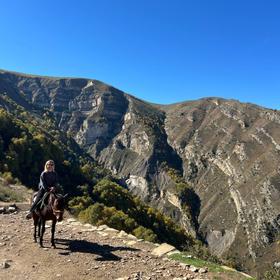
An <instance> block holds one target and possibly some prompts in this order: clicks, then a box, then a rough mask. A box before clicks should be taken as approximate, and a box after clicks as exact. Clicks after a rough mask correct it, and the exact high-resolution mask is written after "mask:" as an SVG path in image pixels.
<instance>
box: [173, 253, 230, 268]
mask: <svg viewBox="0 0 280 280" xmlns="http://www.w3.org/2000/svg"><path fill="white" fill-rule="evenodd" d="M169 258H171V259H172V260H175V261H179V262H182V263H185V264H189V265H194V266H195V267H198V268H200V267H205V266H207V267H208V270H209V272H225V271H226V270H225V269H224V268H222V267H221V266H220V265H217V264H215V263H211V262H208V261H204V260H201V259H197V258H189V257H187V256H186V255H184V254H179V253H177V254H173V255H170V256H169Z"/></svg>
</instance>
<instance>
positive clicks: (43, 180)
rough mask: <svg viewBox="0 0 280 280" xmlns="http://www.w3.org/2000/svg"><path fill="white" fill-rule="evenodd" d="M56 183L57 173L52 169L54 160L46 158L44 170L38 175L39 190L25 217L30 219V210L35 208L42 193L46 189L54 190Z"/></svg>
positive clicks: (46, 190)
mask: <svg viewBox="0 0 280 280" xmlns="http://www.w3.org/2000/svg"><path fill="white" fill-rule="evenodd" d="M57 185H58V180H57V173H56V172H55V170H54V161H53V160H48V161H47V162H46V163H45V168H44V171H43V172H42V173H41V175H40V183H39V191H38V193H37V196H36V199H35V201H34V202H33V204H32V206H31V208H30V210H29V212H28V213H27V215H26V219H30V218H31V217H32V212H33V211H34V210H35V209H36V206H37V204H38V202H39V201H40V200H41V199H42V198H43V196H44V194H45V193H46V192H48V191H52V190H54V189H55V187H57Z"/></svg>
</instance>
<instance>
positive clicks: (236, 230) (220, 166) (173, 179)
mask: <svg viewBox="0 0 280 280" xmlns="http://www.w3.org/2000/svg"><path fill="white" fill-rule="evenodd" d="M0 93H1V94H2V95H3V93H5V95H7V96H8V97H9V98H10V99H12V100H13V101H14V102H15V103H16V104H19V105H21V106H22V107H23V108H24V110H26V111H27V112H29V114H31V115H34V116H35V114H37V116H42V115H43V112H46V111H47V112H49V114H50V118H51V119H52V120H53V121H54V122H55V125H56V126H57V127H58V128H59V129H60V130H62V131H63V132H64V133H67V135H68V136H69V137H70V138H71V139H74V140H75V141H76V143H78V144H79V145H80V148H82V149H83V150H84V151H87V152H88V153H89V154H90V155H91V156H92V158H94V160H96V161H97V162H98V163H99V164H101V165H102V166H104V167H105V168H107V169H109V170H110V171H111V172H112V173H113V174H115V175H116V176H117V177H119V178H120V182H122V184H123V185H125V186H126V187H128V189H129V190H130V191H131V192H132V193H133V194H135V195H137V196H138V197H140V198H141V199H142V200H143V201H144V202H146V203H149V204H150V205H151V206H154V207H157V208H158V209H160V210H163V211H164V212H165V213H166V214H167V215H169V216H170V217H172V219H173V220H174V221H175V222H177V223H180V224H181V225H182V226H183V227H184V228H185V229H186V230H187V231H188V232H189V233H191V234H192V235H193V236H194V237H199V238H201V239H203V240H204V241H205V242H206V243H207V244H208V246H209V248H210V249H211V251H212V252H213V253H215V254H217V255H218V256H222V257H223V258H231V259H234V260H236V262H237V263H239V264H240V265H241V266H242V268H243V269H245V270H246V271H250V272H251V273H253V274H258V273H263V272H264V271H265V270H267V269H268V268H269V266H270V265H271V264H273V263H274V262H277V261H278V259H279V251H278V250H279V243H278V241H279V232H280V214H279V213H280V204H279V199H280V183H279V182H280V181H279V179H280V172H279V168H278V167H279V163H280V162H279V161H280V160H279V151H280V134H279V131H280V130H279V128H280V113H279V112H278V111H273V110H269V109H266V108H262V107H259V106H256V105H253V104H243V103H240V102H238V101H235V100H224V99H218V98H208V99H202V100H198V101H192V102H183V103H177V104H173V105H168V106H160V105H152V104H149V103H147V102H144V101H142V100H139V99H137V98H135V97H133V96H131V95H128V94H126V93H124V92H122V91H120V90H118V89H115V88H113V87H111V86H109V85H106V84H104V83H102V82H100V81H96V80H87V79H70V78H50V77H40V76H30V75H24V74H19V73H11V72H7V71H0ZM0 104H2V107H4V108H6V109H9V107H8V106H7V105H6V104H5V102H4V101H2V103H0ZM5 106H6V107H5Z"/></svg>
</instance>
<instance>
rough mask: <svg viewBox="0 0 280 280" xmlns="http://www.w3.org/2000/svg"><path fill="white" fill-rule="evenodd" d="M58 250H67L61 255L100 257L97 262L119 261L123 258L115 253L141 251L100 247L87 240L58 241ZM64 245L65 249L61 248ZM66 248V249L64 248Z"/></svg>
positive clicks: (128, 248)
mask: <svg viewBox="0 0 280 280" xmlns="http://www.w3.org/2000/svg"><path fill="white" fill-rule="evenodd" d="M56 245H57V249H61V250H65V251H64V252H59V254H60V255H69V254H71V253H88V254H95V255H99V257H97V258H96V259H95V260H97V261H118V260H121V257H119V256H117V255H115V254H113V253H112V252H114V251H140V250H139V249H135V248H130V247H123V246H117V247H114V246H110V245H99V244H97V243H94V242H89V241H86V240H69V239H57V240H56ZM59 245H62V246H63V247H60V246H59ZM64 246H66V247H64Z"/></svg>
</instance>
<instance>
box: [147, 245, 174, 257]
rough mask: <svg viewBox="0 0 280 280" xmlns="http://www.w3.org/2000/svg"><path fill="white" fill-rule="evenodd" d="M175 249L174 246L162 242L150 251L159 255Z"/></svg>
mask: <svg viewBox="0 0 280 280" xmlns="http://www.w3.org/2000/svg"><path fill="white" fill-rule="evenodd" d="M175 250H176V248H175V247H173V246H172V245H169V244H167V243H163V244H161V245H160V246H158V247H157V248H155V249H154V250H153V251H152V255H155V256H158V257H161V256H163V255H164V254H167V253H169V252H172V251H175Z"/></svg>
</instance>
